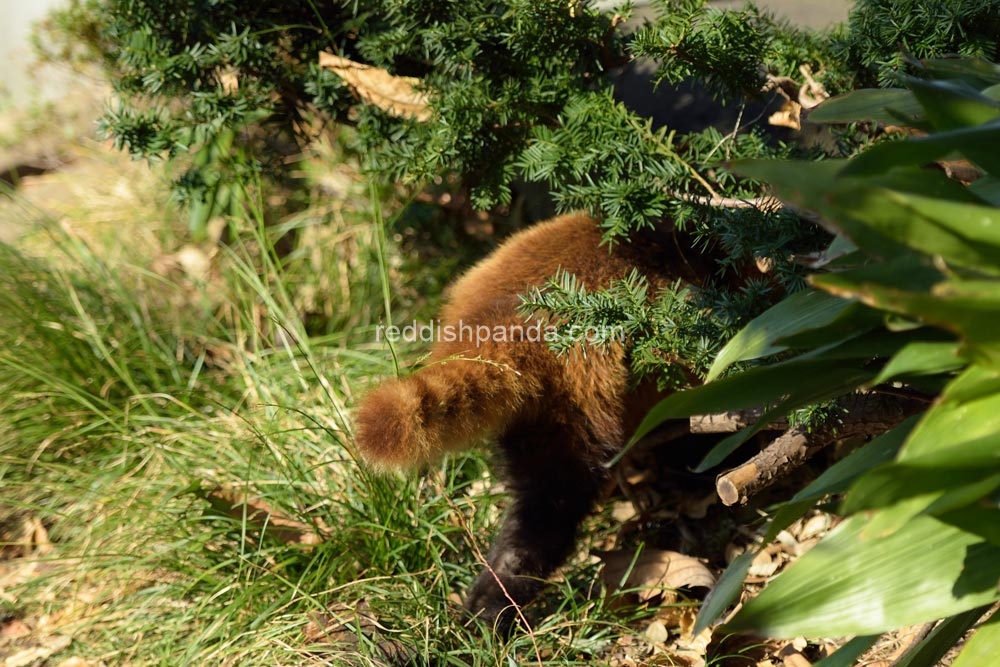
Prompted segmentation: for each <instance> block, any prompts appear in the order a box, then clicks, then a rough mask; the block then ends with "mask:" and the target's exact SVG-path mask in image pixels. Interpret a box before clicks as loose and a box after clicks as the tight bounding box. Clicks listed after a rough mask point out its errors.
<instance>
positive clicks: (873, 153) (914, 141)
mask: <svg viewBox="0 0 1000 667" xmlns="http://www.w3.org/2000/svg"><path fill="white" fill-rule="evenodd" d="M998 145H1000V122H998V121H993V122H990V123H986V124H985V125H979V126H977V127H965V128H960V129H957V130H950V131H948V132H937V133H934V134H931V135H928V136H924V137H915V138H909V139H905V140H903V141H884V142H882V143H880V144H877V145H875V146H872V147H871V148H869V149H868V150H866V151H865V152H864V153H862V154H861V155H859V156H857V157H856V158H854V159H853V160H851V161H850V163H849V164H848V165H847V166H846V167H845V168H844V170H843V171H842V172H841V175H842V176H864V175H871V174H880V173H884V172H886V171H889V170H890V169H892V168H894V167H902V166H923V165H924V164H926V163H928V162H933V161H935V160H940V159H942V158H945V157H947V156H950V155H952V154H953V153H955V152H956V151H957V152H959V153H961V154H962V155H964V156H965V157H967V158H969V159H970V160H972V161H973V162H975V163H976V164H978V165H979V166H980V167H982V168H983V169H986V170H987V171H990V172H993V173H994V174H1000V151H997V150H996V146H998Z"/></svg>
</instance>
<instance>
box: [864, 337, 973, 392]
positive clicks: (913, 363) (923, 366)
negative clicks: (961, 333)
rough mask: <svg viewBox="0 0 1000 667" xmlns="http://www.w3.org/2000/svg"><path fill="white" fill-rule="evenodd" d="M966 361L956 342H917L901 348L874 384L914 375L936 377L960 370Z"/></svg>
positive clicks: (873, 381)
mask: <svg viewBox="0 0 1000 667" xmlns="http://www.w3.org/2000/svg"><path fill="white" fill-rule="evenodd" d="M965 364H966V360H965V359H964V358H962V355H961V353H960V352H959V344H958V343H957V342H954V341H916V342H913V343H908V344H907V345H905V346H903V347H902V348H900V350H899V352H897V353H896V354H895V356H893V358H892V359H890V360H889V363H887V364H886V365H885V366H884V367H883V368H882V371H881V372H880V373H879V374H878V375H877V376H875V379H874V380H872V384H874V385H879V384H882V383H883V382H888V381H889V380H892V379H895V378H898V377H902V376H912V375H934V374H936V373H947V372H949V371H954V370H958V369H959V368H962V367H963V366H965Z"/></svg>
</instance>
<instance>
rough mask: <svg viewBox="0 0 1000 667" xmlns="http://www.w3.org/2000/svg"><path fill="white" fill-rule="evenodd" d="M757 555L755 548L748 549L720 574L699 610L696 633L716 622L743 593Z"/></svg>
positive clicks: (695, 626)
mask: <svg viewBox="0 0 1000 667" xmlns="http://www.w3.org/2000/svg"><path fill="white" fill-rule="evenodd" d="M756 555H757V552H756V551H754V550H752V549H751V550H748V551H745V552H744V553H742V554H740V555H739V556H737V557H736V558H734V559H733V561H732V562H731V563H729V566H728V567H727V568H726V569H725V570H724V571H723V573H722V574H721V575H720V576H719V579H718V581H716V582H715V586H714V587H713V588H712V591H711V592H710V593H709V594H708V597H707V598H705V601H704V602H703V603H702V605H701V609H699V610H698V618H697V620H696V621H695V625H694V634H698V633H699V632H701V631H702V630H704V629H705V628H707V627H708V626H710V625H712V623H715V621H717V620H718V619H719V618H720V617H721V616H722V615H723V614H724V613H725V612H726V610H727V609H729V607H730V606H731V605H732V604H733V602H734V601H735V600H736V598H738V597H739V596H740V594H741V593H743V581H744V580H745V579H746V578H747V573H748V572H749V571H750V566H751V565H753V559H754V557H755V556H756Z"/></svg>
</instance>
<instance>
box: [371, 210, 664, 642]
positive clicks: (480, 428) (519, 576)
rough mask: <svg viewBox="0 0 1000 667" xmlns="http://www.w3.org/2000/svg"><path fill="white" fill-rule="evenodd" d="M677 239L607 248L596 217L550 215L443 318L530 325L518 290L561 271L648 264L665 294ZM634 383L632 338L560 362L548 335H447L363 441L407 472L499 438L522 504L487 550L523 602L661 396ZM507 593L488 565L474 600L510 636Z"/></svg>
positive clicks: (463, 284)
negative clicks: (533, 338) (629, 356)
mask: <svg viewBox="0 0 1000 667" xmlns="http://www.w3.org/2000/svg"><path fill="white" fill-rule="evenodd" d="M669 241H670V239H669V237H668V239H667V242H665V243H663V244H660V243H657V242H653V241H649V240H647V241H646V242H643V243H635V244H624V243H620V244H617V245H615V246H614V247H613V248H612V249H609V248H608V247H607V246H602V245H601V233H600V230H599V229H598V228H597V225H596V224H595V221H594V220H593V219H592V218H591V217H589V216H587V215H583V214H571V215H565V216H561V217H558V218H555V219H553V220H550V221H548V222H544V223H540V224H538V225H535V226H534V227H531V228H530V229H527V230H525V231H523V232H521V233H519V234H516V235H515V236H513V237H512V238H511V239H509V240H508V241H507V242H506V243H504V244H503V245H502V246H501V247H500V248H499V249H497V251H496V252H494V253H493V254H492V255H491V256H490V257H488V258H486V259H485V260H483V261H482V262H481V263H480V264H478V265H477V266H475V267H474V268H473V269H471V270H470V271H469V272H468V273H466V274H465V275H464V276H463V277H462V278H461V279H459V280H458V281H457V282H456V283H454V285H453V286H452V287H451V288H450V290H449V293H448V302H447V305H445V306H444V308H443V309H442V312H441V317H440V323H441V325H454V326H458V325H459V323H460V322H461V323H462V324H467V325H471V326H472V327H475V326H476V325H479V324H485V325H488V326H489V327H490V328H491V329H492V328H493V327H497V326H501V327H507V328H508V329H507V330H509V327H511V326H514V325H522V326H523V325H524V324H525V321H524V318H523V317H522V316H520V315H518V314H517V313H516V307H517V306H518V304H519V299H518V295H520V294H524V293H525V292H527V291H528V290H529V289H530V288H531V287H533V286H537V285H540V284H542V283H543V282H544V281H545V280H546V279H547V278H550V277H552V276H553V275H555V274H556V273H557V272H558V271H559V270H563V271H567V272H570V273H573V274H575V275H576V276H577V278H578V280H579V281H580V283H581V284H583V285H584V286H586V287H587V288H589V289H596V288H600V287H605V286H607V285H608V284H609V282H611V281H612V280H614V279H618V278H621V277H623V276H625V275H626V274H627V273H629V272H630V271H631V270H632V269H634V268H636V267H638V268H639V269H640V271H642V272H643V273H644V274H645V275H646V276H647V279H648V280H649V282H650V287H651V289H650V293H651V294H652V293H655V291H656V289H657V288H659V287H662V286H664V285H665V284H666V283H667V282H668V281H670V280H671V279H673V278H675V277H677V276H678V274H680V273H681V271H678V270H677V268H676V267H677V265H678V259H677V257H676V252H675V250H674V248H673V246H672V245H671V244H670V242H669ZM680 263H683V262H680ZM671 266H673V267H674V269H673V273H671V271H670V270H669V268H668V267H671ZM628 387H629V383H628V368H627V360H626V351H625V350H624V349H623V348H622V347H621V346H616V347H613V348H611V349H610V350H607V351H604V352H602V351H600V350H596V349H588V350H587V353H586V354H585V355H584V354H571V355H567V356H566V357H564V358H557V357H556V355H555V354H554V353H553V352H552V351H551V350H549V348H548V347H547V346H546V344H545V343H544V342H530V341H520V342H510V341H506V342H500V341H493V340H489V341H485V342H483V343H482V344H481V345H480V346H479V347H476V346H475V344H474V343H470V342H469V341H468V340H466V341H465V342H459V341H457V340H456V341H452V342H447V341H443V340H442V341H439V342H437V343H436V344H435V345H434V347H433V350H432V352H431V356H430V359H429V361H428V363H427V365H426V366H425V367H424V368H422V369H421V370H419V371H418V372H416V373H414V374H413V375H410V376H409V377H405V378H401V379H396V380H389V381H387V382H385V383H384V384H382V385H381V386H380V387H378V388H377V389H375V390H374V391H373V392H371V393H370V394H369V395H368V396H367V397H366V398H365V400H364V401H363V402H362V403H361V406H360V407H359V409H358V412H357V415H356V425H357V432H356V433H357V436H356V442H357V446H358V449H359V451H360V452H361V454H362V455H363V456H364V458H365V459H366V460H368V461H369V462H371V463H372V464H374V465H376V466H380V467H400V466H412V465H417V464H421V463H423V462H426V461H428V460H431V459H433V458H434V457H437V456H439V455H440V454H442V453H444V452H446V451H449V450H456V449H461V448H464V447H468V446H470V445H471V444H473V443H474V442H475V441H477V440H478V439H481V438H482V437H483V436H492V437H493V438H495V439H496V441H497V443H498V448H499V450H500V453H501V455H502V459H503V462H504V464H505V466H506V469H507V470H506V473H507V477H508V483H509V486H510V488H511V492H512V494H513V496H514V502H513V506H512V508H511V510H510V511H509V513H508V516H507V518H506V521H505V523H504V526H503V528H502V529H501V533H500V535H499V537H498V538H497V541H496V544H495V545H494V547H493V549H492V551H491V554H490V557H489V558H490V563H491V566H492V568H493V570H494V571H495V572H496V573H497V574H498V575H499V576H500V578H501V580H502V581H503V582H504V584H505V585H504V586H503V588H505V589H507V592H508V593H509V594H510V597H512V598H513V601H515V602H517V603H523V602H526V601H528V600H530V599H531V597H532V596H533V595H534V594H535V592H536V591H537V590H538V587H539V585H540V584H539V581H540V579H541V578H544V577H545V576H547V575H548V574H550V573H551V571H552V570H553V569H554V568H555V567H557V566H558V565H559V564H560V563H561V562H562V560H563V559H564V558H565V557H566V556H567V555H568V553H569V551H570V550H571V548H572V543H573V539H574V534H575V530H576V526H577V524H578V523H579V521H580V520H581V519H582V518H583V516H584V515H585V514H586V512H588V511H589V509H590V507H591V505H592V503H593V501H594V500H595V499H596V497H597V496H598V494H599V493H600V491H601V489H602V488H603V486H604V485H605V484H606V482H607V472H606V470H605V469H604V467H603V466H602V464H603V463H604V462H605V461H606V460H607V459H608V458H609V457H610V456H612V455H613V454H614V453H615V452H616V451H618V449H619V448H621V447H622V445H623V444H624V442H625V439H626V437H627V436H628V435H629V432H630V430H631V429H632V428H634V426H635V425H636V423H637V420H638V419H639V418H641V416H642V415H643V414H644V413H645V411H646V410H647V409H648V408H649V407H650V405H651V403H652V401H653V400H655V399H656V398H658V396H657V395H656V393H655V392H650V391H645V390H644V391H641V392H633V393H632V394H631V395H630V393H629V389H628ZM646 389H648V388H646ZM510 601H511V600H510V598H509V597H508V596H507V595H506V594H504V593H503V590H502V589H501V587H499V586H498V585H497V582H496V577H494V576H493V575H492V574H490V573H489V572H484V574H483V575H482V576H480V578H479V580H478V581H477V582H476V584H475V585H474V586H473V589H472V591H471V592H470V594H469V598H468V600H467V606H468V607H469V609H470V610H471V611H472V612H473V613H476V614H478V615H480V616H481V617H483V618H485V619H486V620H488V621H491V622H494V623H496V624H497V626H498V627H499V628H500V629H501V630H502V631H506V630H507V629H509V627H510V626H511V624H512V622H513V620H514V617H513V615H512V614H511V613H510V609H509V607H510Z"/></svg>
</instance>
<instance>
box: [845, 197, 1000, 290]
mask: <svg viewBox="0 0 1000 667" xmlns="http://www.w3.org/2000/svg"><path fill="white" fill-rule="evenodd" d="M828 196H829V202H830V206H831V208H832V209H834V210H836V211H837V212H838V214H839V217H837V222H838V224H844V223H846V222H852V223H855V224H852V225H851V226H850V229H845V231H846V232H847V233H848V234H849V235H850V236H852V238H855V240H856V241H858V242H859V243H862V244H863V241H862V240H861V239H860V238H858V232H859V230H858V228H857V225H858V224H860V225H864V226H866V227H868V228H869V229H870V230H872V231H874V232H876V233H878V234H879V235H881V236H883V237H886V238H889V239H891V240H893V241H895V242H896V243H899V244H901V245H905V246H908V247H910V248H913V249H914V250H917V251H920V252H922V253H925V254H927V255H930V256H940V257H943V258H944V259H945V260H947V261H949V262H953V263H955V264H958V265H960V266H965V267H968V268H970V269H974V270H977V271H982V272H988V273H992V274H998V273H1000V209H998V208H994V207H991V206H982V205H977V204H970V203H961V202H951V201H945V200H942V199H938V198H933V197H924V196H920V195H915V194H910V193H904V192H898V191H895V190H890V189H887V188H881V187H870V186H864V185H860V186H857V187H841V188H838V189H837V190H836V191H834V192H831V193H830V194H829V195H828ZM860 231H863V230H860Z"/></svg>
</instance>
